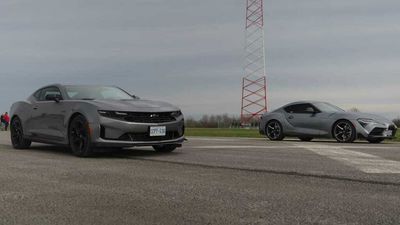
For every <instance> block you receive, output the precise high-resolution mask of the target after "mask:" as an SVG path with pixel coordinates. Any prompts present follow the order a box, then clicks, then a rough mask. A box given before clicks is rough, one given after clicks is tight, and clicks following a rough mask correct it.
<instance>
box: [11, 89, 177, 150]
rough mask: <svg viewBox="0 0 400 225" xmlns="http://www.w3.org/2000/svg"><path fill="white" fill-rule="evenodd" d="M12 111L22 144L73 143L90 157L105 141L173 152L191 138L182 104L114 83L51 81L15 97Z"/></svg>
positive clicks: (16, 142)
mask: <svg viewBox="0 0 400 225" xmlns="http://www.w3.org/2000/svg"><path fill="white" fill-rule="evenodd" d="M10 115H11V129H10V131H11V142H12V145H13V147H14V148H16V149H26V148H29V147H30V145H31V143H32V142H41V143H50V144H60V145H69V146H70V148H71V149H72V152H73V153H74V154H75V155H77V156H81V157H85V156H90V155H92V154H93V153H94V152H95V149H96V148H99V147H102V148H108V147H112V148H123V147H134V146H152V147H153V148H154V149H155V150H156V151H159V152H171V151H174V150H175V149H176V148H177V147H181V146H182V143H183V142H184V140H185V137H184V132H185V127H184V117H183V114H182V112H181V110H180V109H179V108H177V107H176V106H173V105H171V104H169V103H165V102H158V101H150V100H142V99H140V98H138V97H136V96H134V95H130V94H129V93H128V92H126V91H124V90H122V89H120V88H118V87H113V86H80V85H60V84H54V85H49V86H46V87H43V88H40V89H39V90H37V91H36V92H35V93H33V94H32V95H31V96H30V97H29V98H28V99H27V100H25V101H19V102H16V103H14V104H13V105H12V107H11V110H10Z"/></svg>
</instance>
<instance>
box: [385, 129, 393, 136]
mask: <svg viewBox="0 0 400 225" xmlns="http://www.w3.org/2000/svg"><path fill="white" fill-rule="evenodd" d="M383 136H385V137H391V136H393V131H391V130H387V131H385V132H383Z"/></svg>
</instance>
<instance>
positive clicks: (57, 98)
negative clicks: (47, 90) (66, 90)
mask: <svg viewBox="0 0 400 225" xmlns="http://www.w3.org/2000/svg"><path fill="white" fill-rule="evenodd" d="M61 100H62V97H61V95H59V94H49V95H46V101H55V102H57V103H59V102H60V101H61Z"/></svg>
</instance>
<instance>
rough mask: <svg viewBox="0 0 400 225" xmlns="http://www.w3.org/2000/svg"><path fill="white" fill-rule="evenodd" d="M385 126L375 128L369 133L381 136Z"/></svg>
mask: <svg viewBox="0 0 400 225" xmlns="http://www.w3.org/2000/svg"><path fill="white" fill-rule="evenodd" d="M384 131H385V128H375V129H373V130H372V131H371V133H369V135H371V136H382V135H383V132H384Z"/></svg>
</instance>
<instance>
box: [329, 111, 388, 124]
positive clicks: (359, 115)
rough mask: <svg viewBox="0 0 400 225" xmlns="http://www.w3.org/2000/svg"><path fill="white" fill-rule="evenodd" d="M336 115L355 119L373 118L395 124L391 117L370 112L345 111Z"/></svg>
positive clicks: (380, 121)
mask: <svg viewBox="0 0 400 225" xmlns="http://www.w3.org/2000/svg"><path fill="white" fill-rule="evenodd" d="M336 115H339V116H343V117H344V118H347V119H354V120H356V119H373V120H375V121H376V122H379V123H385V124H393V122H392V121H390V120H389V119H387V118H385V117H383V116H379V115H375V114H369V113H358V112H344V113H337V114H336Z"/></svg>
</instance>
